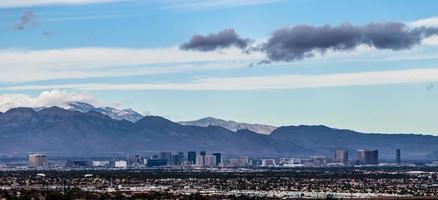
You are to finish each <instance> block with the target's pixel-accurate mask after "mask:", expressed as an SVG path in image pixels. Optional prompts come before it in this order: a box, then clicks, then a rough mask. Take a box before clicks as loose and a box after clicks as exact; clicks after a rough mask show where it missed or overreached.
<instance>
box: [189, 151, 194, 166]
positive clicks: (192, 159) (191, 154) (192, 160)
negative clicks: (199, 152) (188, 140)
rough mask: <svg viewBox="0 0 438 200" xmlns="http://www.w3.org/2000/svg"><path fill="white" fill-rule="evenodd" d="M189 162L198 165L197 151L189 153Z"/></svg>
mask: <svg viewBox="0 0 438 200" xmlns="http://www.w3.org/2000/svg"><path fill="white" fill-rule="evenodd" d="M187 161H189V162H191V163H192V164H193V165H194V164H196V151H189V152H188V153H187Z"/></svg>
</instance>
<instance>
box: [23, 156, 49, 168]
mask: <svg viewBox="0 0 438 200" xmlns="http://www.w3.org/2000/svg"><path fill="white" fill-rule="evenodd" d="M28 165H29V167H46V166H47V156H46V155H44V154H29V156H28Z"/></svg>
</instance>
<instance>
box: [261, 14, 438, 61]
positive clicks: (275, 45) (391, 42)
mask: <svg viewBox="0 0 438 200" xmlns="http://www.w3.org/2000/svg"><path fill="white" fill-rule="evenodd" d="M436 34H438V28H431V27H420V28H411V29H409V28H408V27H407V26H406V25H405V24H403V23H398V22H382V23H370V24H367V25H365V26H353V25H351V24H348V23H345V24H342V25H340V26H328V25H326V26H320V27H317V26H309V25H298V26H294V27H291V28H283V29H279V30H277V31H275V32H274V33H273V34H272V35H271V37H270V38H269V40H268V41H267V42H266V43H265V44H263V45H262V46H261V47H260V48H259V50H260V51H262V52H264V53H266V55H267V58H268V59H269V60H271V61H287V62H289V61H294V60H300V59H304V58H306V57H312V56H314V55H315V53H320V54H324V52H326V51H328V50H333V51H350V50H353V49H354V48H356V47H357V46H359V45H362V44H365V45H369V46H372V47H374V48H377V49H391V50H403V49H410V48H412V47H413V46H415V45H417V44H419V43H420V42H421V40H422V39H423V38H425V37H428V36H431V35H436Z"/></svg>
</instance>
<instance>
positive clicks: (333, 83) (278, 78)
mask: <svg viewBox="0 0 438 200" xmlns="http://www.w3.org/2000/svg"><path fill="white" fill-rule="evenodd" d="M430 81H438V69H410V70H392V71H372V72H357V73H336V74H322V75H271V76H252V77H231V78H229V77H226V78H203V79H197V80H194V81H192V82H185V83H130V84H112V83H108V84H105V83H87V84H65V85H25V86H11V87H3V88H0V89H2V90H47V89H75V90H83V91H87V90H88V91H104V90H112V91H123V90H126V91H128V90H193V91H208V90H210V91H214V90H225V91H245V90H272V89H296V88H320V87H341V86H364V85H387V84H404V83H418V82H430Z"/></svg>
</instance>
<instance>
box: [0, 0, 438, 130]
mask: <svg viewBox="0 0 438 200" xmlns="http://www.w3.org/2000/svg"><path fill="white" fill-rule="evenodd" d="M437 10H438V4H437V3H436V2H435V1H433V0H430V1H428V0H423V1H413V0H412V1H410V0H406V1H403V3H401V1H394V0H386V1H380V0H369V1H360V0H345V1H341V0H337V1H323V0H320V1H317V0H290V1H282V0H256V1H246V0H235V1H230V0H218V1H200V0H187V1H182V0H181V1H180V0H168V1H155V0H154V1H140V0H118V1H112V0H70V1H61V0H59V1H58V0H28V1H25V0H5V1H1V2H0V69H1V71H2V72H1V73H0V95H1V96H0V111H5V110H7V109H9V108H11V107H16V106H48V105H57V104H60V103H62V101H67V100H84V101H88V102H92V103H95V104H99V105H117V106H121V107H131V108H133V109H135V110H137V111H139V112H143V113H149V114H153V115H161V116H164V117H167V118H169V119H171V120H174V121H180V120H192V119H197V118H201V117H206V116H214V117H218V118H223V119H232V120H236V121H242V122H251V123H262V124H272V125H278V126H280V125H298V124H324V125H328V126H332V127H337V128H349V129H354V130H358V131H366V132H390V133H397V132H403V133H411V132H415V133H428V134H438V123H436V122H435V120H436V119H437V118H438V112H437V111H438V110H437V109H436V108H437V106H436V105H437V103H436V102H438V101H437V100H438V91H437V89H438V88H435V85H436V84H438V65H437V64H438V36H437V35H432V36H430V37H425V38H422V40H421V43H420V44H418V45H414V46H413V47H412V48H409V49H403V50H391V49H377V48H374V47H373V46H367V45H359V46H357V47H356V48H354V49H350V50H348V51H331V50H329V51H327V52H325V53H324V54H319V53H317V54H316V55H315V56H313V57H309V58H305V59H299V60H294V61H287V62H284V61H280V62H273V63H271V64H268V65H254V63H257V62H259V61H260V60H264V59H266V56H267V55H266V54H264V53H263V52H259V51H257V52H253V53H244V52H242V51H241V50H240V49H238V48H234V47H231V48H223V49H218V50H217V51H208V52H201V51H190V50H189V51H186V50H182V49H180V48H179V46H180V45H182V44H184V43H187V42H188V41H189V40H190V39H191V37H192V36H193V35H195V34H201V35H204V36H205V35H208V34H210V33H218V32H220V31H222V30H224V29H233V30H235V32H236V33H237V34H238V35H239V36H240V37H243V38H251V39H253V40H254V41H255V44H263V43H265V42H266V41H268V40H269V38H270V37H271V36H272V34H273V33H274V32H275V31H276V30H279V29H282V28H284V27H294V26H297V25H302V24H305V25H310V26H315V27H319V26H323V25H331V26H339V25H340V24H342V23H350V24H352V25H354V26H364V25H366V24H369V23H374V22H400V23H403V24H405V25H406V26H407V28H411V29H412V28H415V27H437V26H438V18H437V16H436V15H437V12H436V11H437ZM251 66H252V67H251ZM437 86H438V85H437Z"/></svg>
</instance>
